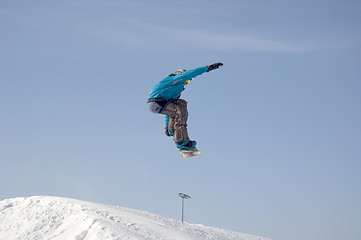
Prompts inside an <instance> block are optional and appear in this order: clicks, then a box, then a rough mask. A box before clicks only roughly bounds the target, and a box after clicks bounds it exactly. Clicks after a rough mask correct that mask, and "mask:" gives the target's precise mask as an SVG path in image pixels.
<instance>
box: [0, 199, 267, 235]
mask: <svg viewBox="0 0 361 240" xmlns="http://www.w3.org/2000/svg"><path fill="white" fill-rule="evenodd" d="M0 239H1V240H5V239H6V240H39V239H46V240H50V239H51V240H60V239H61V240H105V239H114V240H115V239H117V240H118V239H119V240H120V239H139V240H146V239H156V240H162V239H170V240H178V239H182V240H183V239H186V240H206V239H213V240H234V239H238V240H267V239H266V238H262V237H257V236H254V235H249V234H242V233H237V232H232V231H228V230H223V229H219V228H213V227H207V226H203V225H199V224H189V223H182V222H180V221H176V220H173V219H168V218H165V217H162V216H159V215H155V214H152V213H148V212H144V211H139V210H134V209H129V208H124V207H115V206H107V205H102V204H97V203H91V202H85V201H79V200H74V199H67V198H59V197H27V198H12V199H6V200H3V201H0Z"/></svg>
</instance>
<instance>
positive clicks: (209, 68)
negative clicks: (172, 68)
mask: <svg viewBox="0 0 361 240" xmlns="http://www.w3.org/2000/svg"><path fill="white" fill-rule="evenodd" d="M220 66H223V63H221V62H218V63H213V64H211V65H208V66H205V67H199V68H196V69H191V70H188V71H186V72H184V73H180V74H178V75H176V76H175V77H174V80H183V81H187V80H190V79H192V78H195V77H197V76H199V75H201V74H203V73H205V72H209V71H212V70H214V69H217V68H219V67H220Z"/></svg>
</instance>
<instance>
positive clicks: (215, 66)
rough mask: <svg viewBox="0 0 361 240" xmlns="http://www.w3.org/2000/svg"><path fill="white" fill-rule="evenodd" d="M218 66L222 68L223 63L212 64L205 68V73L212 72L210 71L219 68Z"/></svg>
mask: <svg viewBox="0 0 361 240" xmlns="http://www.w3.org/2000/svg"><path fill="white" fill-rule="evenodd" d="M220 66H223V63H221V62H218V63H213V64H211V65H209V66H207V68H208V71H207V72H209V71H212V70H214V69H217V68H219V67H220Z"/></svg>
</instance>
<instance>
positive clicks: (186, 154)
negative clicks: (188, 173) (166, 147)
mask: <svg viewBox="0 0 361 240" xmlns="http://www.w3.org/2000/svg"><path fill="white" fill-rule="evenodd" d="M179 151H180V153H181V155H182V157H183V158H188V157H193V156H197V155H201V154H202V153H201V152H200V151H199V150H198V149H197V148H193V149H191V150H179Z"/></svg>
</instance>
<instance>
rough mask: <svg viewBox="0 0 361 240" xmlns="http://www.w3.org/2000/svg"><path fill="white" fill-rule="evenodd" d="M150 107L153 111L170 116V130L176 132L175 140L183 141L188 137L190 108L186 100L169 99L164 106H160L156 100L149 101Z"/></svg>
mask: <svg viewBox="0 0 361 240" xmlns="http://www.w3.org/2000/svg"><path fill="white" fill-rule="evenodd" d="M148 107H149V110H150V111H151V112H153V113H160V114H164V115H168V116H169V122H168V130H171V131H173V132H174V142H178V143H181V142H183V141H185V140H187V139H188V131H187V120H188V110H187V101H186V100H184V99H178V100H172V101H168V102H167V103H166V104H165V105H164V106H160V105H159V104H158V103H156V102H149V103H148Z"/></svg>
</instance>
